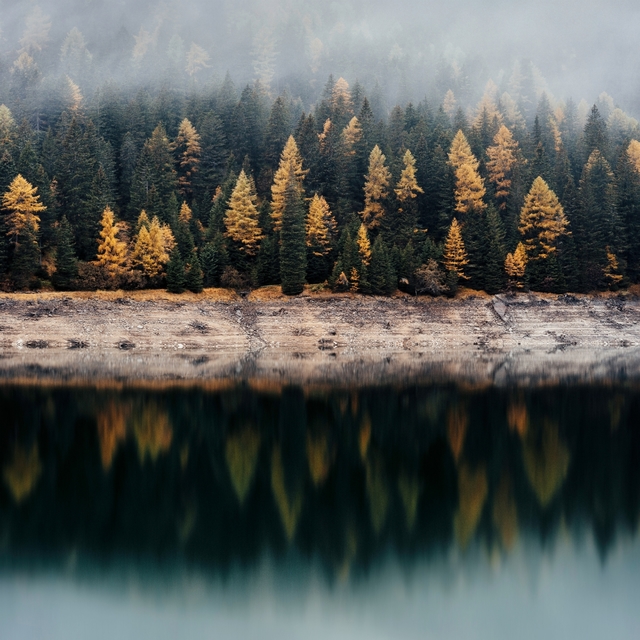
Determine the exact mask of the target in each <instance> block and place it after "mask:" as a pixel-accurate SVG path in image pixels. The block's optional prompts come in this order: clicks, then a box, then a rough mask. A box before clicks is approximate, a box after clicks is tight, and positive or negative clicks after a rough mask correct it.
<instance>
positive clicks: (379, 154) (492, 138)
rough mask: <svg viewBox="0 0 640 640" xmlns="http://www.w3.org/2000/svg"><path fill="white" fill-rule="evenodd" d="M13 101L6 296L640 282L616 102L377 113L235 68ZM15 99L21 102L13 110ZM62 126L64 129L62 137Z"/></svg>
mask: <svg viewBox="0 0 640 640" xmlns="http://www.w3.org/2000/svg"><path fill="white" fill-rule="evenodd" d="M57 95H58V99H57V100H53V99H52V100H50V101H49V103H48V104H47V106H46V108H42V109H41V110H40V111H39V115H38V122H37V123H36V124H35V125H34V122H33V119H29V118H24V119H22V121H17V120H16V118H14V115H13V113H14V111H15V112H17V113H20V112H21V107H20V100H19V99H18V98H17V97H16V98H15V104H11V105H10V106H5V105H2V106H0V193H2V200H1V206H2V216H1V218H0V281H1V283H2V287H3V288H4V289H5V290H16V289H26V288H39V287H46V286H53V287H55V288H57V289H62V290H67V289H96V288H118V287H121V288H128V289H133V288H149V287H150V288H160V287H166V288H167V289H168V290H170V291H172V292H176V293H179V292H181V291H184V290H185V289H188V290H191V291H194V292H199V291H201V290H202V289H203V287H212V286H223V287H233V288H236V289H247V288H250V287H255V286H261V285H281V287H282V290H283V292H284V293H286V294H291V295H295V294H298V293H300V292H301V291H302V290H303V287H304V286H305V284H310V285H317V286H318V288H321V287H323V286H327V287H331V288H332V289H333V290H341V291H346V290H349V291H352V292H361V293H365V294H369V293H370V294H378V295H388V294H391V293H393V292H394V291H395V290H396V289H397V288H398V287H400V288H401V289H403V290H405V291H409V292H412V293H416V294H418V293H429V294H432V295H439V294H449V295H453V294H455V292H456V289H457V287H458V285H459V283H461V282H463V283H464V284H465V285H466V286H469V287H472V288H474V289H478V290H486V291H487V292H489V293H496V292H499V291H503V290H509V289H511V290H515V289H521V288H530V289H533V290H539V291H550V292H566V291H583V292H586V291H592V290H603V289H617V288H619V287H622V286H626V285H628V284H632V283H635V282H637V281H638V278H639V277H640V234H639V233H638V231H639V227H640V142H639V140H640V128H639V127H638V123H637V122H636V121H635V120H633V119H632V118H630V117H629V116H627V115H626V114H625V113H624V112H622V111H621V110H620V109H617V108H615V106H614V105H613V103H612V101H610V100H606V99H605V100H602V99H601V100H600V102H599V104H598V105H594V106H593V108H592V109H591V110H590V112H589V113H586V114H585V113H583V111H582V110H581V109H579V108H577V107H576V105H575V104H573V103H572V102H571V101H569V102H567V103H552V101H551V100H550V99H549V98H548V97H547V96H546V95H545V94H542V95H541V96H540V99H539V102H538V104H537V107H536V108H532V106H531V105H524V104H521V102H522V101H521V100H520V102H519V101H518V100H515V99H513V98H512V97H511V96H510V95H509V94H508V93H504V94H502V95H498V91H497V88H496V87H495V85H493V84H492V83H490V84H489V85H488V86H487V89H486V91H485V94H484V96H483V97H482V100H481V101H480V103H479V104H478V105H477V107H476V108H475V109H467V110H466V111H465V110H463V109H462V108H461V107H459V106H458V105H457V101H456V97H455V95H454V94H453V92H452V91H448V92H447V94H446V96H445V99H444V101H443V102H442V104H440V105H432V104H430V103H428V102H427V101H423V102H421V103H420V104H418V105H413V104H412V103H409V104H407V105H406V106H396V107H395V108H393V109H392V110H391V112H390V113H389V114H388V116H387V117H386V118H384V119H379V118H376V117H375V116H374V113H373V111H372V109H371V105H370V102H369V99H368V96H367V95H366V92H365V91H364V89H363V88H362V87H361V86H360V85H358V84H356V85H354V86H353V88H351V87H349V85H348V84H347V82H346V81H345V80H344V79H342V78H340V79H338V80H335V81H334V79H333V78H330V79H329V81H328V82H327V84H326V86H325V88H324V91H323V94H322V99H321V100H320V101H319V102H318V103H317V104H316V105H315V107H314V108H313V109H311V111H310V112H304V111H303V110H302V107H301V102H300V100H297V99H295V98H293V97H291V96H289V95H287V94H284V95H281V96H278V97H277V98H275V99H273V98H271V97H270V95H269V93H268V92H267V91H266V90H265V89H264V87H263V86H262V85H261V84H260V82H256V83H255V84H254V85H248V86H246V87H245V88H244V89H243V90H242V92H241V93H240V95H238V92H237V90H236V88H235V86H234V85H233V82H232V80H231V79H230V77H229V76H227V78H226V79H225V81H224V82H223V83H222V84H221V85H220V86H219V87H217V88H216V89H212V90H206V91H205V90H201V91H194V92H192V93H189V94H185V93H182V92H177V91H172V90H171V89H169V88H167V87H164V88H161V89H158V90H156V91H154V92H149V91H145V90H140V91H138V92H136V93H130V92H128V91H126V90H125V89H124V88H122V87H118V86H117V85H115V84H113V83H111V84H106V85H104V86H103V87H102V88H101V89H100V90H98V91H97V92H96V94H95V95H94V96H92V98H91V99H90V100H85V98H84V97H83V95H82V93H81V91H80V88H79V87H78V85H76V84H75V83H74V82H73V81H72V80H71V79H70V78H67V79H66V83H65V86H64V87H63V89H61V90H60V91H59V93H58V94H57ZM11 107H13V109H12V108H11ZM44 124H46V128H45V126H44Z"/></svg>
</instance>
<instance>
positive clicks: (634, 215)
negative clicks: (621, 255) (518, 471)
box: [617, 140, 640, 282]
mask: <svg viewBox="0 0 640 640" xmlns="http://www.w3.org/2000/svg"><path fill="white" fill-rule="evenodd" d="M617 178H618V180H617V186H618V201H617V208H618V214H619V216H620V219H621V221H622V222H623V223H624V225H625V231H626V233H625V236H626V238H627V255H626V262H627V274H628V276H629V277H630V278H631V280H632V281H633V282H638V279H639V278H640V142H638V141H637V140H632V141H631V142H630V143H629V146H628V147H627V149H626V151H623V153H622V155H621V157H620V160H619V161H618V170H617Z"/></svg>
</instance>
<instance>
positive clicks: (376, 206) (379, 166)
mask: <svg viewBox="0 0 640 640" xmlns="http://www.w3.org/2000/svg"><path fill="white" fill-rule="evenodd" d="M385 162H386V158H385V156H384V154H383V153H382V151H380V147H379V146H378V145H376V146H375V147H373V149H372V150H371V153H370V154H369V171H368V172H367V175H366V178H365V183H364V210H363V211H362V214H361V215H362V221H363V222H364V223H365V225H366V226H367V228H368V229H373V228H375V227H377V226H378V225H379V224H380V221H381V220H382V217H383V216H384V207H383V205H382V201H383V200H384V199H385V198H386V197H387V195H388V191H387V189H388V187H389V182H390V181H391V172H390V171H389V169H388V168H387V166H386V165H385Z"/></svg>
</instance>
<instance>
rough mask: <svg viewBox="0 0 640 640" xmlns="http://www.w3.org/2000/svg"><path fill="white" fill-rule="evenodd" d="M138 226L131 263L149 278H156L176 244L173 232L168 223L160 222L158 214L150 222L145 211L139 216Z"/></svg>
mask: <svg viewBox="0 0 640 640" xmlns="http://www.w3.org/2000/svg"><path fill="white" fill-rule="evenodd" d="M137 227H138V233H137V235H136V237H135V239H134V248H133V252H132V254H131V264H132V266H133V267H136V268H138V269H140V270H141V271H142V272H143V273H144V275H145V276H147V277H148V278H156V277H157V276H159V275H160V274H161V273H162V272H163V270H164V267H165V266H166V264H167V263H168V262H169V255H170V253H171V251H172V250H173V247H174V246H175V241H174V239H173V234H172V233H171V229H170V228H169V226H168V225H161V224H160V221H159V220H158V218H157V216H154V217H153V219H152V220H151V222H149V219H148V218H147V215H146V213H145V212H144V211H142V213H141V214H140V217H139V218H138V224H137Z"/></svg>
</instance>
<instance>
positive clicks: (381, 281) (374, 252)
mask: <svg viewBox="0 0 640 640" xmlns="http://www.w3.org/2000/svg"><path fill="white" fill-rule="evenodd" d="M367 272H368V279H369V286H370V290H371V293H373V294H374V295H391V294H392V293H393V292H394V291H395V289H396V276H395V273H394V271H393V268H392V266H391V260H390V259H389V251H388V250H387V246H386V244H385V242H384V240H383V239H382V236H380V235H379V236H378V237H377V238H376V240H375V242H374V243H373V247H372V249H371V263H370V264H369V268H368V270H367Z"/></svg>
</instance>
